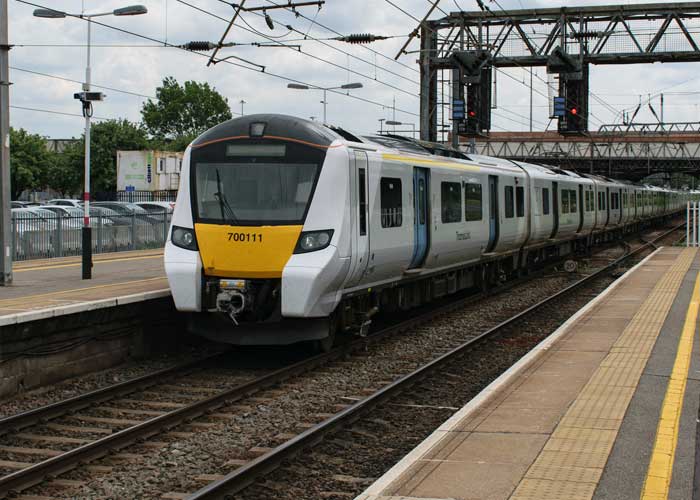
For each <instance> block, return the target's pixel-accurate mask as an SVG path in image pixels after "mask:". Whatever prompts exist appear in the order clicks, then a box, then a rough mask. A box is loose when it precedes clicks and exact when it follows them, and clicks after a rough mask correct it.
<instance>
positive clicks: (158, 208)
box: [135, 201, 175, 226]
mask: <svg viewBox="0 0 700 500" xmlns="http://www.w3.org/2000/svg"><path fill="white" fill-rule="evenodd" d="M135 204H136V205H138V206H140V207H141V208H143V209H144V210H146V211H147V212H148V213H149V214H151V216H152V217H154V218H156V219H157V221H158V222H159V223H163V219H164V218H165V223H166V224H167V225H168V226H170V221H171V220H172V218H173V210H175V202H174V201H140V202H137V203H135Z"/></svg>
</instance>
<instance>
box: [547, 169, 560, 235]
mask: <svg viewBox="0 0 700 500" xmlns="http://www.w3.org/2000/svg"><path fill="white" fill-rule="evenodd" d="M552 215H553V216H554V223H553V224H552V234H550V235H549V238H550V239H552V238H554V237H555V236H556V235H557V232H559V183H558V182H552Z"/></svg>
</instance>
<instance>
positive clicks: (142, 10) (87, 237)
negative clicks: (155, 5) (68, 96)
mask: <svg viewBox="0 0 700 500" xmlns="http://www.w3.org/2000/svg"><path fill="white" fill-rule="evenodd" d="M147 12H148V9H147V8H146V7H145V6H143V5H129V6H128V7H121V8H119V9H114V10H111V11H109V12H98V13H95V14H85V13H84V12H81V13H80V14H68V13H66V12H63V11H60V10H54V9H36V10H35V11H34V17H41V18H46V19H61V18H64V17H67V16H70V17H79V18H81V19H87V23H88V29H87V66H86V67H85V83H84V84H83V94H82V97H81V98H80V99H81V101H82V104H83V116H85V188H84V193H83V199H84V201H85V206H84V209H85V213H84V215H83V234H82V240H83V241H82V243H83V244H82V247H83V249H82V255H83V279H90V278H92V230H91V228H90V116H91V115H92V103H91V100H95V99H94V98H93V97H90V98H88V97H87V93H88V92H89V91H90V41H91V31H92V18H93V17H102V16H138V15H141V14H146V13H147ZM76 96H79V94H76ZM96 100H101V97H99V98H97V99H96Z"/></svg>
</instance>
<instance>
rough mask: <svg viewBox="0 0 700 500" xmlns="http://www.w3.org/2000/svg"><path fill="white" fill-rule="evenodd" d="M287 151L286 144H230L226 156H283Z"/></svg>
mask: <svg viewBox="0 0 700 500" xmlns="http://www.w3.org/2000/svg"><path fill="white" fill-rule="evenodd" d="M286 152H287V145H286V144H229V145H227V146H226V156H233V157H241V156H266V157H283V156H284V155H285V154H286Z"/></svg>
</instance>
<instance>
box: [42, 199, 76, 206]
mask: <svg viewBox="0 0 700 500" xmlns="http://www.w3.org/2000/svg"><path fill="white" fill-rule="evenodd" d="M46 204H47V205H61V206H64V207H76V208H80V207H81V206H82V204H83V202H82V201H81V200H75V199H71V198H54V199H53V200H49V201H47V202H46Z"/></svg>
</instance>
